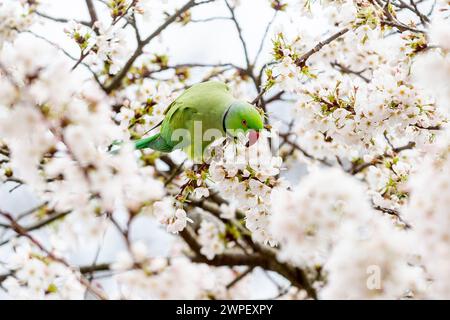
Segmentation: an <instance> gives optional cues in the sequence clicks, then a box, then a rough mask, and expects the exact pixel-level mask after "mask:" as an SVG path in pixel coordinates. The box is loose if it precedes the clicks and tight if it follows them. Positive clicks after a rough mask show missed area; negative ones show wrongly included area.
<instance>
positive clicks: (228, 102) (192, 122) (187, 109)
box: [135, 81, 264, 159]
mask: <svg viewBox="0 0 450 320" xmlns="http://www.w3.org/2000/svg"><path fill="white" fill-rule="evenodd" d="M164 115H165V117H164V119H163V121H162V122H161V123H160V125H161V130H160V132H159V133H157V134H155V135H153V136H151V137H148V138H143V139H141V140H138V141H136V143H135V146H136V148H137V149H143V148H151V149H154V150H158V151H162V152H171V151H173V150H175V149H183V150H184V151H185V152H186V153H187V155H188V156H189V157H190V158H191V159H201V158H202V156H203V152H204V150H205V148H206V147H207V146H208V145H209V144H210V143H212V142H213V141H214V140H215V139H217V138H219V137H221V136H225V134H228V135H231V136H236V135H237V132H239V131H240V132H243V133H244V134H245V133H247V132H249V144H253V143H255V142H256V140H257V139H258V137H259V131H260V130H261V129H263V126H264V124H263V119H262V115H261V114H260V113H259V112H258V110H257V109H256V108H255V107H254V106H252V105H251V104H250V103H248V102H244V101H238V100H236V99H235V98H234V97H233V96H232V94H231V91H230V88H229V87H228V86H227V85H226V84H224V83H221V82H216V81H208V82H203V83H199V84H196V85H193V86H192V87H190V88H189V89H187V90H186V91H184V92H183V93H182V94H181V95H180V96H179V97H178V98H177V99H176V100H174V101H173V102H172V103H171V104H170V105H169V106H168V108H167V109H166V110H165V112H164Z"/></svg>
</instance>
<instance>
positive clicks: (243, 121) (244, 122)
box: [242, 119, 247, 127]
mask: <svg viewBox="0 0 450 320" xmlns="http://www.w3.org/2000/svg"><path fill="white" fill-rule="evenodd" d="M242 125H243V126H244V127H246V126H247V120H245V119H244V120H242Z"/></svg>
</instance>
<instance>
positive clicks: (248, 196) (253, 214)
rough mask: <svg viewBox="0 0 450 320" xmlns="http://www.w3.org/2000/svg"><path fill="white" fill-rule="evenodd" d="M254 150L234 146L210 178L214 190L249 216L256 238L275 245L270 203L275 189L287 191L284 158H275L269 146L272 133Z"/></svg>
mask: <svg viewBox="0 0 450 320" xmlns="http://www.w3.org/2000/svg"><path fill="white" fill-rule="evenodd" d="M265 135H266V137H261V138H260V142H258V143H257V144H255V145H253V146H252V147H250V148H248V149H247V148H246V147H245V141H241V142H243V143H237V144H234V143H230V144H228V145H227V146H226V147H225V150H224V154H223V157H220V158H219V159H216V160H214V161H212V162H211V164H210V168H209V174H210V177H211V180H212V181H213V182H214V185H213V188H215V189H217V190H218V191H219V192H220V194H221V196H222V197H223V198H224V199H226V200H228V201H229V202H231V203H232V204H233V206H234V207H236V208H237V209H239V210H242V211H243V212H244V214H245V225H246V227H247V228H248V229H249V230H250V231H251V232H252V237H253V238H254V239H255V240H256V241H258V242H262V243H266V244H270V245H275V243H276V242H275V241H274V240H273V238H272V236H271V234H270V233H269V231H268V223H269V216H270V210H269V205H270V203H269V201H270V194H271V193H272V190H273V188H277V187H283V186H284V185H285V184H284V182H283V180H281V179H278V178H277V175H278V174H279V173H280V169H281V161H282V159H281V157H274V156H273V155H272V153H271V150H270V147H269V145H268V142H267V137H268V136H270V135H271V133H270V132H266V133H265Z"/></svg>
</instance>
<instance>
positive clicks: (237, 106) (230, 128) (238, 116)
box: [223, 101, 264, 145]
mask: <svg viewBox="0 0 450 320" xmlns="http://www.w3.org/2000/svg"><path fill="white" fill-rule="evenodd" d="M223 125H224V128H225V131H226V132H227V133H229V134H231V135H232V136H236V135H237V133H238V132H239V131H240V132H244V133H247V132H249V145H252V144H254V143H255V142H256V141H257V140H258V138H259V131H260V130H262V129H263V128H264V123H263V118H262V116H261V114H260V113H259V112H258V110H256V108H255V107H254V106H252V105H251V104H250V103H248V102H244V101H236V102H234V103H233V104H232V105H231V106H230V108H229V109H228V111H227V113H226V114H225V117H224V119H223Z"/></svg>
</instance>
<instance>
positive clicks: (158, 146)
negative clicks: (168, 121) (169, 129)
mask: <svg viewBox="0 0 450 320" xmlns="http://www.w3.org/2000/svg"><path fill="white" fill-rule="evenodd" d="M134 146H135V148H136V149H145V148H150V149H153V150H157V151H162V152H171V151H172V150H173V146H171V145H170V144H168V143H167V142H166V141H165V140H164V138H163V137H161V135H160V134H159V133H157V134H155V135H153V136H151V137H148V138H143V139H140V140H137V141H135V143H134Z"/></svg>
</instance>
